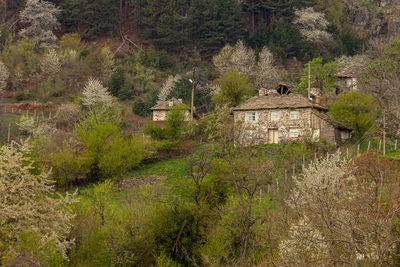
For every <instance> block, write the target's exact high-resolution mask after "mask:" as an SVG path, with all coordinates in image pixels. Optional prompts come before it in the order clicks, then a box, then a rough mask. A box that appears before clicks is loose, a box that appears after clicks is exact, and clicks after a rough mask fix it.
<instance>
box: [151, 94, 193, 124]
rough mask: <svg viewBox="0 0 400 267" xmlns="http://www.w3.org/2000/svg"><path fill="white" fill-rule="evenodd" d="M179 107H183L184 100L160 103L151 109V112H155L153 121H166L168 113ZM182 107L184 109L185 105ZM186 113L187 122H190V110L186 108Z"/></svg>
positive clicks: (172, 99)
mask: <svg viewBox="0 0 400 267" xmlns="http://www.w3.org/2000/svg"><path fill="white" fill-rule="evenodd" d="M177 105H182V99H176V98H171V99H169V100H165V101H158V102H157V104H156V105H155V106H154V107H152V108H151V111H152V112H153V121H161V122H162V121H166V119H167V113H168V111H170V110H171V109H172V108H173V107H174V106H177ZM182 106H183V107H184V105H182ZM184 111H185V114H186V118H187V120H189V118H190V109H189V108H185V110H184Z"/></svg>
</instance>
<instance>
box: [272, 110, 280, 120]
mask: <svg viewBox="0 0 400 267" xmlns="http://www.w3.org/2000/svg"><path fill="white" fill-rule="evenodd" d="M280 117H281V113H280V112H279V111H272V112H271V121H279V119H280Z"/></svg>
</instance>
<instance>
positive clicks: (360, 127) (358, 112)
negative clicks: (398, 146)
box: [330, 91, 378, 139]
mask: <svg viewBox="0 0 400 267" xmlns="http://www.w3.org/2000/svg"><path fill="white" fill-rule="evenodd" d="M377 108H378V106H377V103H376V100H375V99H374V97H373V96H371V95H368V94H366V93H363V92H360V91H352V92H345V93H343V94H341V95H340V96H339V98H338V99H337V100H336V102H335V103H333V104H332V106H331V107H330V114H331V115H332V117H333V118H335V119H336V120H337V121H338V122H341V123H343V125H345V126H347V127H349V128H351V129H353V133H354V137H355V138H356V139H361V138H362V137H364V135H365V134H366V133H367V132H368V131H369V130H370V129H371V128H372V127H373V126H374V125H375V120H376V119H377V115H378V109H377Z"/></svg>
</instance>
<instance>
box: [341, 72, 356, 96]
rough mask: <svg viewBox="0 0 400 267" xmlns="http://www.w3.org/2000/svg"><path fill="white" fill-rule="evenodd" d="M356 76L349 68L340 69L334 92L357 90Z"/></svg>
mask: <svg viewBox="0 0 400 267" xmlns="http://www.w3.org/2000/svg"><path fill="white" fill-rule="evenodd" d="M357 77H358V74H357V73H356V72H354V71H352V70H350V69H342V70H341V71H340V72H339V73H338V80H337V82H336V94H340V93H342V92H346V91H354V90H357Z"/></svg>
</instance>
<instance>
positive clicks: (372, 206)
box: [279, 153, 400, 266]
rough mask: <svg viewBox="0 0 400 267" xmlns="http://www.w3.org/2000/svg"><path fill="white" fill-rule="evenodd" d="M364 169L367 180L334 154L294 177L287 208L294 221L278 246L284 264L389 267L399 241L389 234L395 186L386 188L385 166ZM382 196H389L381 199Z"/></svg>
mask: <svg viewBox="0 0 400 267" xmlns="http://www.w3.org/2000/svg"><path fill="white" fill-rule="evenodd" d="M383 160H384V159H379V160H377V161H378V162H379V161H383ZM368 165H369V166H368V167H367V169H368V170H367V171H366V172H365V173H368V176H371V177H369V178H368V179H366V177H364V175H360V174H359V173H357V169H355V168H354V165H353V164H350V163H349V162H348V161H347V160H345V159H343V158H342V156H341V155H340V153H336V154H334V155H330V156H328V157H327V158H325V159H322V160H319V161H316V162H314V163H312V164H311V165H310V166H308V167H307V168H305V169H304V171H303V174H301V175H299V176H296V177H294V185H295V188H294V189H293V190H292V194H291V196H290V198H289V199H288V201H287V204H288V205H289V207H291V208H292V209H293V210H294V211H295V212H296V214H299V216H298V217H299V218H298V219H296V220H295V223H294V224H292V226H291V228H290V231H289V236H288V238H287V239H285V240H283V241H282V242H281V244H280V246H279V248H280V254H281V256H282V259H283V261H285V262H287V263H289V264H294V265H304V264H306V265H310V264H311V265H315V264H317V265H334V264H335V263H346V264H350V265H357V264H359V263H360V260H362V261H363V263H365V264H367V265H376V266H382V265H387V264H389V263H390V260H391V258H390V257H391V256H392V255H393V252H394V250H395V244H398V243H399V242H400V238H399V237H398V235H396V234H393V232H392V230H393V227H394V226H395V225H396V223H397V219H395V218H397V216H399V212H400V203H399V194H400V193H399V190H398V189H397V187H398V186H395V185H394V184H390V183H388V179H389V178H388V176H387V175H386V173H387V171H385V168H386V166H383V167H382V168H380V167H379V169H378V170H377V171H376V172H375V173H374V172H373V170H372V167H373V165H375V166H376V164H375V163H372V164H371V162H369V163H368ZM371 174H372V175H371ZM395 177H396V176H395ZM385 184H387V185H385ZM383 194H384V195H387V196H391V197H390V198H383V197H382V195H383ZM383 207H385V208H383Z"/></svg>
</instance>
